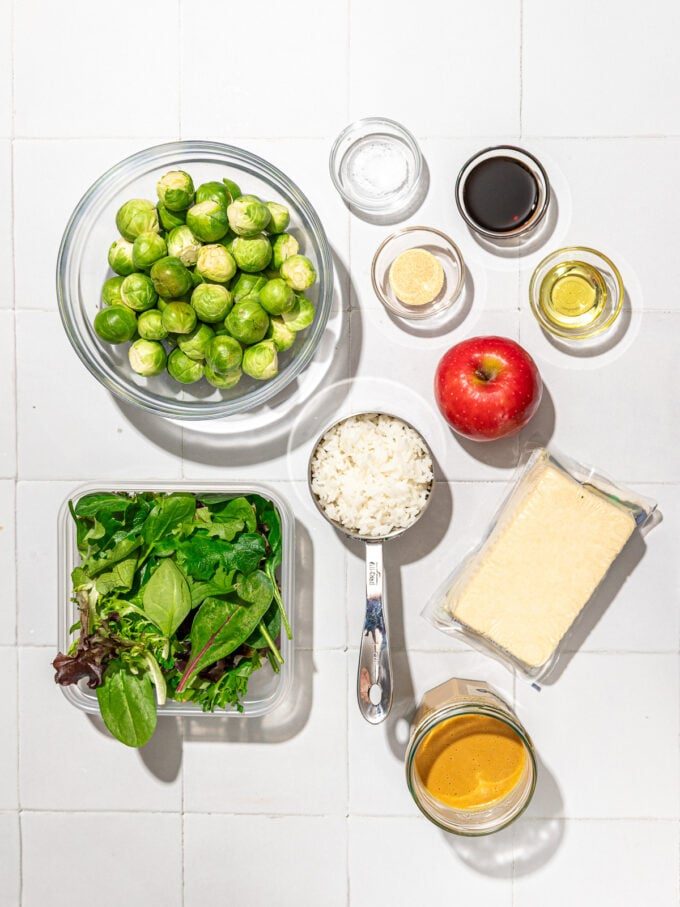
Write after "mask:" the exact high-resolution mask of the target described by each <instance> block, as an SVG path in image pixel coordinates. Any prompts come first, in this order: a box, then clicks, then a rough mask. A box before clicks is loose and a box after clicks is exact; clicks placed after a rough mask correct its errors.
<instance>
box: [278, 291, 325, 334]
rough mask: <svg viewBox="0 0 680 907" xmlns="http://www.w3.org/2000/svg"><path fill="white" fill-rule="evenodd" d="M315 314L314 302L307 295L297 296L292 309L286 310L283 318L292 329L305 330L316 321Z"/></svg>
mask: <svg viewBox="0 0 680 907" xmlns="http://www.w3.org/2000/svg"><path fill="white" fill-rule="evenodd" d="M315 314H316V313H315V310H314V304H313V303H312V302H310V301H309V299H307V297H306V296H296V297H295V305H294V306H293V308H292V309H291V311H290V312H284V313H283V314H282V315H281V318H282V319H283V323H284V324H285V325H286V327H287V328H290V330H291V331H304V329H305V328H308V327H309V326H310V324H311V323H312V322H313V321H314V315H315Z"/></svg>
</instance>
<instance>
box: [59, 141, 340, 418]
mask: <svg viewBox="0 0 680 907" xmlns="http://www.w3.org/2000/svg"><path fill="white" fill-rule="evenodd" d="M176 169H183V170H187V171H189V172H190V173H191V175H192V177H193V179H194V182H195V184H196V185H198V184H199V183H202V182H205V181H206V180H213V179H216V180H221V179H222V177H224V176H226V177H229V178H231V179H233V180H235V182H237V183H238V184H239V185H240V186H241V188H242V189H243V190H244V191H245V192H249V193H252V194H254V195H259V196H261V197H262V198H264V199H266V200H268V201H270V200H271V201H278V202H281V203H283V204H285V205H287V206H288V208H289V209H290V215H291V223H290V227H289V231H290V232H292V233H293V234H295V236H296V237H297V238H298V240H299V242H300V251H301V252H303V253H304V254H305V255H307V256H308V257H309V258H310V259H311V260H312V262H313V263H314V266H315V268H316V271H317V275H318V280H317V282H316V284H315V285H314V286H313V287H312V288H311V289H310V290H309V291H307V293H306V295H307V296H308V298H310V299H311V300H312V302H314V304H315V306H316V318H315V319H314V323H313V324H312V325H311V326H310V327H309V328H307V330H306V331H301V332H300V333H299V334H298V335H297V337H296V341H295V344H294V345H293V346H292V347H291V349H290V350H287V351H286V352H284V353H281V354H280V355H279V374H278V375H277V377H276V378H273V379H272V380H271V381H267V382H260V381H255V380H253V379H252V378H248V377H247V376H245V375H244V376H243V378H242V379H241V381H240V382H239V383H238V384H237V385H236V387H234V388H232V389H231V390H217V389H216V388H213V387H211V386H210V385H208V384H207V382H205V381H202V382H200V383H199V384H195V385H191V386H188V387H187V386H185V385H181V384H178V383H177V382H176V381H174V380H173V379H172V378H170V376H169V375H167V374H162V375H158V376H156V377H153V378H142V377H141V376H140V375H137V374H136V373H135V372H133V371H132V369H131V368H130V366H129V364H128V359H127V344H118V345H116V346H112V345H109V344H106V343H103V342H102V341H101V340H100V339H99V338H98V337H97V335H96V334H95V332H94V328H93V326H92V322H93V320H94V316H95V315H96V314H97V311H98V310H99V308H100V307H101V305H102V303H101V287H102V284H103V283H104V281H105V280H106V278H107V277H110V276H112V272H111V271H110V270H109V268H108V265H107V260H106V256H107V251H108V248H109V245H110V244H111V242H112V241H113V240H114V239H115V238H116V236H117V231H116V224H115V216H116V211H117V210H118V208H119V207H120V205H122V203H123V202H124V201H126V200H127V199H129V198H135V197H138V198H149V199H155V197H156V182H157V180H158V178H159V177H160V176H161V175H162V174H163V173H164V172H165V171H167V170H176ZM57 296H58V300H59V311H60V313H61V319H62V322H63V324H64V328H65V330H66V333H67V335H68V338H69V340H70V341H71V344H72V345H73V348H74V349H75V351H76V353H77V354H78V356H79V357H80V359H81V361H82V362H83V363H84V364H85V366H86V367H87V368H88V369H89V371H90V372H91V373H92V374H93V375H94V376H95V378H96V379H97V380H98V381H100V382H101V383H102V384H103V385H104V387H106V388H108V390H110V391H111V393H113V394H115V395H116V396H117V397H119V398H120V399H121V400H124V401H125V402H126V403H131V404H134V405H135V406H139V407H141V408H142V409H144V410H146V411H147V412H151V413H155V414H156V415H160V416H166V417H168V418H172V419H219V418H223V417H225V416H229V415H231V414H233V413H243V412H247V411H250V410H253V409H256V408H257V407H260V406H262V405H263V404H264V403H266V402H267V401H268V400H271V399H272V398H273V397H275V396H276V394H278V393H280V392H281V391H282V390H283V388H284V387H286V386H287V385H288V384H290V382H291V381H293V380H294V379H295V378H296V377H297V376H298V375H299V374H300V372H301V371H302V370H303V369H304V368H305V366H306V365H307V364H308V363H309V361H310V360H311V359H312V357H313V356H314V352H315V350H316V348H317V346H318V344H319V341H320V340H321V337H322V335H323V332H324V329H325V327H326V322H327V320H328V316H329V314H330V309H331V304H332V298H333V265H332V258H331V251H330V247H329V245H328V240H327V239H326V234H325V232H324V229H323V227H322V226H321V221H320V220H319V218H318V216H317V214H316V211H315V210H314V208H313V207H312V205H311V204H310V202H309V201H308V199H307V198H306V196H305V195H303V193H302V192H301V191H300V190H299V189H298V187H297V186H296V185H295V184H294V183H293V182H291V180H289V179H288V177H287V176H285V175H284V174H283V173H282V172H281V171H280V170H278V169H277V168H276V167H274V166H273V165H272V164H269V163H268V162H267V161H265V160H263V159H262V158H260V157H257V156H256V155H254V154H250V152H248V151H244V150H242V149H241V148H234V147H233V146H231V145H223V144H220V143H218V142H204V141H188V142H171V143H169V144H166V145H156V146H154V147H152V148H146V149H145V150H144V151H140V152H138V153H137V154H133V155H132V156H131V157H128V158H125V160H123V161H121V162H120V163H119V164H116V165H115V166H114V167H112V168H111V169H110V170H108V171H107V172H106V173H105V174H104V175H103V176H101V177H100V178H99V179H98V180H97V181H96V182H95V183H94V184H93V185H92V186H91V187H90V188H89V189H88V191H87V192H86V193H85V195H84V196H83V197H82V199H81V200H80V201H79V202H78V205H77V206H76V209H75V211H74V212H73V214H72V215H71V218H70V220H69V222H68V224H67V226H66V230H65V232H64V236H63V239H62V241H61V247H60V249H59V256H58V258H57Z"/></svg>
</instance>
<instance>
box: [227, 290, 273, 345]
mask: <svg viewBox="0 0 680 907" xmlns="http://www.w3.org/2000/svg"><path fill="white" fill-rule="evenodd" d="M224 326H225V327H226V329H227V330H228V331H229V333H230V334H231V336H232V337H235V338H236V339H237V340H240V341H241V343H257V342H258V341H259V340H262V338H263V337H264V335H265V334H266V333H267V328H268V327H269V315H267V313H266V312H265V310H264V309H263V308H262V306H261V305H260V304H259V303H258V302H254V301H251V300H249V299H246V300H242V301H241V302H237V303H236V305H235V306H234V308H233V309H232V310H231V312H229V314H228V315H227V317H226V318H225V319H224Z"/></svg>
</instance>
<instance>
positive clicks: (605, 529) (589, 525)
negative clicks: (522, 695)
mask: <svg viewBox="0 0 680 907" xmlns="http://www.w3.org/2000/svg"><path fill="white" fill-rule="evenodd" d="M655 506H656V505H655V504H654V503H653V502H652V501H649V500H647V499H645V498H642V497H640V496H639V495H636V494H635V493H634V492H632V491H629V490H628V489H626V488H623V487H621V486H619V485H616V484H614V483H613V482H611V481H610V480H609V479H606V478H605V477H604V476H601V475H599V474H598V473H596V472H595V471H594V470H592V469H589V468H587V467H585V466H582V465H581V464H579V463H576V462H574V461H572V460H570V459H569V458H567V457H564V456H562V455H561V454H558V453H556V452H554V451H548V450H546V449H545V448H540V449H538V450H535V451H534V452H533V453H531V454H530V455H529V456H528V459H527V461H526V464H525V465H524V467H523V468H522V469H521V471H520V472H519V475H518V478H517V480H516V482H515V485H514V486H513V489H512V491H511V492H510V494H509V496H508V497H507V498H506V500H505V502H504V503H503V505H502V506H501V509H500V511H499V512H498V513H497V514H496V518H495V520H494V522H493V523H492V525H491V527H490V529H489V531H488V533H487V535H486V537H485V538H484V540H483V541H482V542H481V544H480V545H479V546H478V547H477V548H476V549H475V550H474V551H473V552H472V554H470V555H469V556H468V558H466V560H465V561H464V562H463V563H462V564H461V565H460V566H459V567H458V569H457V570H456V571H455V573H454V574H453V575H452V576H450V577H449V579H448V580H447V582H446V583H445V584H444V585H443V586H442V587H441V588H440V589H439V590H438V591H437V592H436V593H435V595H434V596H433V598H432V600H431V601H430V602H429V604H428V605H427V607H426V608H425V610H424V612H423V616H424V617H425V618H426V620H428V621H430V622H431V623H432V624H433V625H434V626H435V627H437V628H438V629H440V630H443V631H444V632H445V633H448V634H450V635H452V636H457V637H459V638H462V639H463V640H464V641H466V642H467V643H468V644H470V645H472V646H474V647H476V648H481V649H482V650H483V651H485V652H487V653H488V654H491V655H493V656H494V657H495V658H497V659H499V660H501V661H503V662H505V663H506V665H507V666H508V667H510V668H515V669H517V670H518V671H520V672H521V673H522V674H524V675H525V676H526V677H527V678H528V679H530V680H533V681H538V680H540V679H542V678H544V677H545V676H546V675H547V674H548V672H549V671H550V669H551V668H552V667H553V666H554V664H555V661H556V659H557V654H558V650H559V647H560V645H561V644H562V642H563V640H564V638H565V636H566V635H567V634H568V632H569V631H570V630H571V628H572V627H573V626H574V623H575V621H576V620H577V618H578V617H579V615H580V614H581V612H582V611H583V609H584V607H585V606H586V605H587V603H588V601H589V600H590V598H591V597H592V595H593V593H594V592H595V590H596V589H597V587H598V586H599V585H600V583H601V582H602V580H603V579H604V577H605V576H606V574H607V571H608V570H609V568H610V567H611V565H612V564H613V563H614V561H615V560H616V558H617V557H618V556H619V554H620V553H621V550H622V549H623V547H624V546H625V544H626V542H627V541H628V539H629V538H630V537H631V535H632V534H633V532H635V531H637V530H639V529H641V528H642V527H643V526H644V525H645V523H647V521H648V520H649V517H650V516H651V514H652V513H653V511H654V509H655Z"/></svg>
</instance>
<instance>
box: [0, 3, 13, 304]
mask: <svg viewBox="0 0 680 907" xmlns="http://www.w3.org/2000/svg"><path fill="white" fill-rule="evenodd" d="M0 15H2V14H1V13H0ZM1 40H2V38H0V41H1ZM1 65H2V64H1V63H0V66H1ZM3 83H4V80H3ZM3 88H4V84H3V86H2V87H0V93H1V92H2V90H3ZM0 104H2V101H1V100H0ZM0 116H1V114H0ZM0 192H1V193H2V198H3V204H2V208H0V237H2V242H1V243H0V309H11V308H12V306H13V305H14V261H13V258H12V209H13V204H12V143H11V142H10V141H9V140H8V139H7V140H4V139H0Z"/></svg>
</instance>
